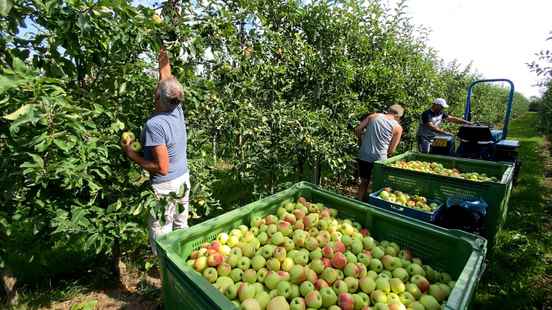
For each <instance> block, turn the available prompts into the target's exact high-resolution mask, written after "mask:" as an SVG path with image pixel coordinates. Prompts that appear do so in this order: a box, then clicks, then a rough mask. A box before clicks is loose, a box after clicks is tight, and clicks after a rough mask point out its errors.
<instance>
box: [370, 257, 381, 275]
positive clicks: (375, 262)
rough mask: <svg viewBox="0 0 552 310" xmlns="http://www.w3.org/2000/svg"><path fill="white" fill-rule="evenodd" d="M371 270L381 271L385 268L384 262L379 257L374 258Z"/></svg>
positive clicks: (371, 262)
mask: <svg viewBox="0 0 552 310" xmlns="http://www.w3.org/2000/svg"><path fill="white" fill-rule="evenodd" d="M370 270H373V271H375V272H377V273H379V272H381V271H382V270H383V264H382V263H381V261H380V260H379V259H377V258H372V259H371V260H370Z"/></svg>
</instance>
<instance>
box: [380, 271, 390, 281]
mask: <svg viewBox="0 0 552 310" xmlns="http://www.w3.org/2000/svg"><path fill="white" fill-rule="evenodd" d="M378 277H384V278H387V279H389V280H391V278H392V277H393V274H391V271H389V270H383V271H382V272H380V273H379V274H378Z"/></svg>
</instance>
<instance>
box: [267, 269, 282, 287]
mask: <svg viewBox="0 0 552 310" xmlns="http://www.w3.org/2000/svg"><path fill="white" fill-rule="evenodd" d="M281 280H282V278H281V277H280V276H279V275H278V273H276V272H274V271H269V272H268V274H267V275H266V277H265V280H264V284H265V285H266V287H267V288H268V289H270V290H273V289H276V287H277V286H278V283H280V281H281Z"/></svg>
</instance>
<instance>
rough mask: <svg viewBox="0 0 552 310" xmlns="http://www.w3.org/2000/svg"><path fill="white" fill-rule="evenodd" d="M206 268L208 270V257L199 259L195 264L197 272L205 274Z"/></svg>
mask: <svg viewBox="0 0 552 310" xmlns="http://www.w3.org/2000/svg"><path fill="white" fill-rule="evenodd" d="M205 268H207V257H206V256H201V257H198V258H197V259H196V260H195V262H194V269H195V271H197V272H203V270H205Z"/></svg>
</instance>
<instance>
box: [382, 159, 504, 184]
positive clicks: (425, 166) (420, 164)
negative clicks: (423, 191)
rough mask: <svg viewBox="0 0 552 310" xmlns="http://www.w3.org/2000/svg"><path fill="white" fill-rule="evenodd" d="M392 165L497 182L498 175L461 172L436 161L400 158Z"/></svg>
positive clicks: (466, 178)
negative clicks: (490, 175)
mask: <svg viewBox="0 0 552 310" xmlns="http://www.w3.org/2000/svg"><path fill="white" fill-rule="evenodd" d="M389 166H391V167H395V168H401V169H407V170H414V171H420V172H425V173H431V174H438V175H444V176H448V177H453V178H459V179H465V180H470V181H476V182H489V181H490V182H496V181H497V179H496V177H488V176H487V175H486V174H485V173H477V172H464V173H462V172H460V171H459V170H458V169H456V168H453V169H448V168H445V167H444V166H443V164H440V163H436V162H427V161H419V160H412V161H406V160H399V161H396V162H392V163H390V164H389Z"/></svg>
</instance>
